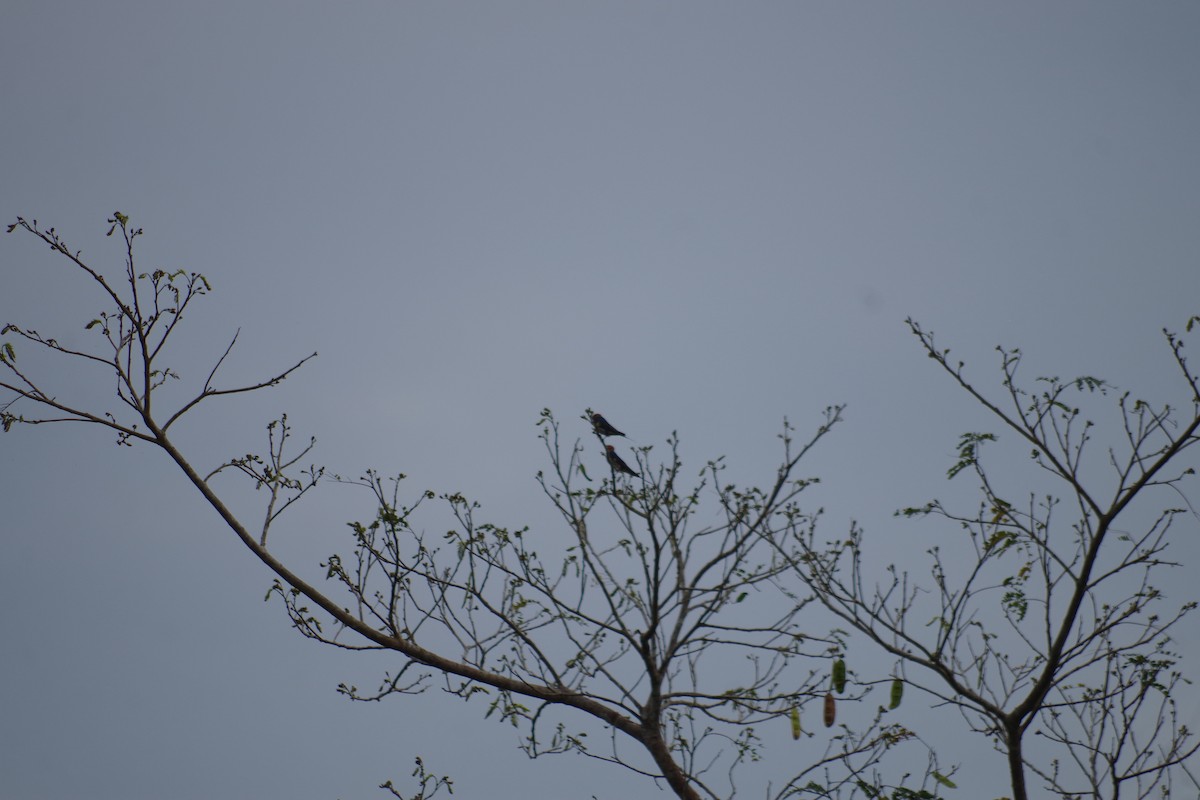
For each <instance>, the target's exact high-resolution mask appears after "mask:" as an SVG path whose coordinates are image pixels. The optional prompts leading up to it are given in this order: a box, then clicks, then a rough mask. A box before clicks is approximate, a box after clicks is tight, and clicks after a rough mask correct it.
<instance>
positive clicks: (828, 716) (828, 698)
mask: <svg viewBox="0 0 1200 800" xmlns="http://www.w3.org/2000/svg"><path fill="white" fill-rule="evenodd" d="M836 720H837V701H836V700H834V699H833V692H826V693H825V727H826V728H829V727H832V726H833V723H834V722H835V721H836Z"/></svg>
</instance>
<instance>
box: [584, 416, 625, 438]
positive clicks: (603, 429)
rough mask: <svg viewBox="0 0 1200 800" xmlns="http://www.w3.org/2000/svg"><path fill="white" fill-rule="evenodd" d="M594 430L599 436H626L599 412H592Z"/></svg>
mask: <svg viewBox="0 0 1200 800" xmlns="http://www.w3.org/2000/svg"><path fill="white" fill-rule="evenodd" d="M592 430H593V431H595V432H596V435H597V436H601V437H603V436H624V435H625V434H623V433H621V432H620V431H619V430H617V429H616V428H614V427H613V426H612V423H610V422H609V421H608V420H606V419H605V418H604V417H602V416H600V415H599V414H592Z"/></svg>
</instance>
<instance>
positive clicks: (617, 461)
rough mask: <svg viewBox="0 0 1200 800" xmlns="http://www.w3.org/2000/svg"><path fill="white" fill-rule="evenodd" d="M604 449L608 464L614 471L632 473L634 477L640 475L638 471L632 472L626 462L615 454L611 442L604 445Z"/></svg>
mask: <svg viewBox="0 0 1200 800" xmlns="http://www.w3.org/2000/svg"><path fill="white" fill-rule="evenodd" d="M604 449H605V451H606V452H605V454H604V455H605V456H606V457H607V458H608V464H609V466H611V467H612V468H613V470H615V471H616V472H623V473H625V474H626V475H632V476H633V477H635V478H639V477H641V475H640V474H639V473H637V472H634V471H633V470H632V469H630V468H629V465H628V464H626V463H625V462H624V461H623V460H621V457H620V456H619V455H617V451H616V450H614V449H613V446H612V445H611V444H606V445H604Z"/></svg>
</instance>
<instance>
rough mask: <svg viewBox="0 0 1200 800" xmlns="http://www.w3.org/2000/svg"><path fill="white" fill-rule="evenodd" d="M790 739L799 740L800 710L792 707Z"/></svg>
mask: <svg viewBox="0 0 1200 800" xmlns="http://www.w3.org/2000/svg"><path fill="white" fill-rule="evenodd" d="M792 738H793V739H799V738H800V708H799V707H798V706H793V707H792Z"/></svg>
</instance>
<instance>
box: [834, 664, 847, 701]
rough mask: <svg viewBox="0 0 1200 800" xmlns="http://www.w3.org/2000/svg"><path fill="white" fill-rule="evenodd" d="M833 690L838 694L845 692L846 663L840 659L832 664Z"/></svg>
mask: <svg viewBox="0 0 1200 800" xmlns="http://www.w3.org/2000/svg"><path fill="white" fill-rule="evenodd" d="M833 690H834V691H835V692H837V693H838V694H841V693H842V692H844V691H846V662H845V661H843V660H842V659H840V658H839V659H838V660H837V661H835V662H833Z"/></svg>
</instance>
